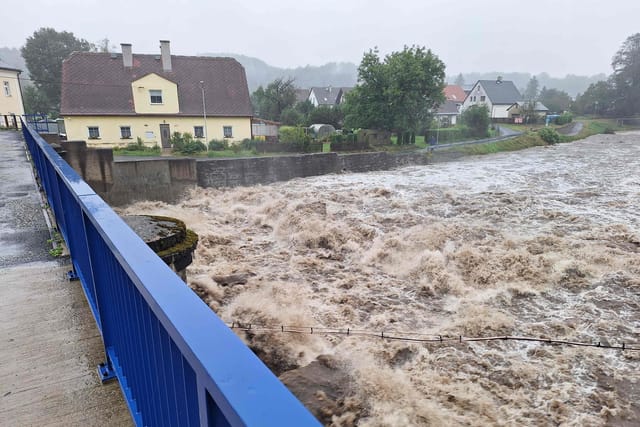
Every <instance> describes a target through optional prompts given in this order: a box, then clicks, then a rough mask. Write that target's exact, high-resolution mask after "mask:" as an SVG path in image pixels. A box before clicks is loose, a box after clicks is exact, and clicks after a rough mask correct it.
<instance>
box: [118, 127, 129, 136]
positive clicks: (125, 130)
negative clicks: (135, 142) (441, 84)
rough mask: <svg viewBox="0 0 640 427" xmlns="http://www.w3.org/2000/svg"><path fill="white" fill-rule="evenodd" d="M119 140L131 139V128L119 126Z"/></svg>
mask: <svg viewBox="0 0 640 427" xmlns="http://www.w3.org/2000/svg"><path fill="white" fill-rule="evenodd" d="M120 138H122V139H131V126H120Z"/></svg>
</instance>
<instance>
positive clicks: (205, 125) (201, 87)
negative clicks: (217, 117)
mask: <svg viewBox="0 0 640 427" xmlns="http://www.w3.org/2000/svg"><path fill="white" fill-rule="evenodd" d="M200 89H201V90H202V117H203V118H204V140H205V143H206V142H207V141H208V140H207V104H205V102H204V81H202V80H200Z"/></svg>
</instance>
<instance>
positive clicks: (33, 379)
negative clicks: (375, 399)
mask: <svg viewBox="0 0 640 427" xmlns="http://www.w3.org/2000/svg"><path fill="white" fill-rule="evenodd" d="M22 132H23V138H24V141H25V142H26V145H27V147H28V153H29V155H30V158H31V160H32V162H33V165H34V169H35V171H36V177H37V180H36V182H37V183H38V185H39V186H40V187H41V189H42V190H43V192H44V194H45V197H46V204H47V205H48V208H49V209H50V211H51V212H52V213H53V216H54V218H55V222H56V223H57V228H58V230H59V232H60V234H61V237H62V238H63V239H64V241H65V243H66V246H67V247H68V248H69V252H70V255H71V265H67V266H63V265H59V263H57V262H55V261H51V260H50V259H49V260H47V259H46V257H42V256H34V257H31V254H33V253H37V252H38V251H40V252H41V247H44V246H45V245H46V235H45V234H46V231H47V230H46V225H45V224H44V215H42V210H41V209H42V207H41V206H40V205H41V203H40V202H39V201H38V197H39V196H38V192H37V191H36V187H35V185H34V181H33V176H32V175H31V172H30V166H29V164H28V162H27V160H26V157H25V155H24V149H23V148H22V147H23V144H22V142H21V141H20V140H19V138H18V134H17V133H16V132H2V133H0V140H1V141H2V142H3V147H2V148H3V150H0V153H1V154H0V155H1V156H2V157H3V158H2V167H1V168H0V178H2V179H3V180H4V179H5V178H10V179H9V180H8V182H9V184H8V185H11V186H12V187H11V188H9V189H7V188H2V193H3V195H2V197H3V200H0V209H10V210H11V209H12V211H11V212H12V214H11V215H9V219H8V220H7V221H4V220H3V221H2V224H1V227H0V233H2V234H0V244H2V245H3V246H4V248H3V250H5V249H9V252H8V255H2V256H0V266H2V270H0V272H1V273H0V280H1V283H0V306H1V307H2V310H1V311H0V323H1V326H0V328H1V329H0V330H1V331H2V341H3V350H2V352H1V353H0V354H1V356H0V399H2V400H0V402H1V403H2V406H1V407H0V424H2V425H31V424H34V425H40V424H51V423H53V424H87V425H126V424H127V423H133V424H135V425H140V426H142V425H162V426H197V425H200V426H245V425H246V426H262V425H278V426H287V425H291V426H317V425H319V423H318V422H317V420H316V419H315V418H314V417H313V416H312V415H311V414H310V413H309V412H308V411H307V409H306V408H305V407H304V406H303V405H302V404H301V403H300V402H299V401H298V400H297V399H296V398H295V397H294V396H293V395H292V394H291V393H290V392H289V390H288V389H287V388H286V387H285V386H284V385H283V384H282V383H281V382H280V381H279V380H278V379H277V378H276V377H275V376H274V375H273V374H272V373H271V372H270V371H269V370H268V368H267V367H266V366H265V365H264V364H263V363H262V362H261V361H260V360H259V359H258V358H257V357H256V356H255V355H254V354H253V353H252V352H251V350H250V349H249V348H248V347H246V346H245V345H244V344H243V343H242V341H241V340H240V339H239V338H238V337H236V336H235V335H234V333H233V332H232V331H231V330H230V329H229V328H228V327H227V326H226V325H225V324H224V323H223V322H222V321H221V320H220V319H219V318H218V317H217V316H216V315H215V313H213V311H211V309H210V308H209V307H208V306H207V305H206V304H204V302H202V301H201V300H200V299H199V298H198V297H197V295H195V293H193V292H192V291H191V290H190V289H189V288H188V286H186V285H185V283H184V282H182V280H181V279H180V278H179V277H178V276H176V275H175V274H174V273H173V271H171V269H170V268H169V267H168V266H167V265H166V264H165V263H164V262H162V260H160V258H158V257H157V256H156V254H155V253H154V252H153V251H152V250H151V249H150V248H148V247H147V245H146V244H145V243H144V242H143V241H142V240H141V239H140V238H139V237H138V236H137V235H136V234H135V233H134V232H133V231H132V230H131V229H130V228H129V227H128V226H127V225H126V224H125V223H124V222H123V221H122V220H121V219H120V217H119V216H118V215H117V214H116V213H115V212H113V210H112V209H111V208H110V207H109V206H108V205H107V204H106V203H105V202H104V201H103V200H102V199H101V198H100V197H99V196H98V195H96V193H95V192H94V191H93V190H92V189H91V187H89V186H88V185H87V184H86V183H85V182H84V181H83V180H82V179H81V178H80V177H79V176H78V175H77V174H76V172H75V171H74V170H73V169H72V168H71V167H70V166H69V165H68V164H67V163H66V162H65V161H64V160H63V159H62V158H61V157H60V156H59V155H58V154H57V153H56V152H55V151H54V150H53V149H52V148H51V146H49V145H48V144H47V143H46V142H45V141H44V140H43V139H42V138H41V137H40V136H39V135H38V133H37V132H36V131H35V130H34V129H33V128H32V127H31V126H30V125H28V124H25V123H22ZM8 147H10V148H8ZM2 185H4V184H2ZM12 197H14V198H26V199H27V200H28V201H27V202H25V201H24V200H22V201H21V202H20V203H17V204H16V203H14V202H15V201H13V200H11V198H12ZM16 206H18V208H16ZM19 206H22V207H21V208H20V207H19ZM14 211H15V212H14ZM29 218H31V219H30V220H29ZM25 220H26V221H27V224H26V225H24V222H25ZM29 221H32V222H29ZM16 230H18V231H16ZM3 253H7V252H3ZM32 258H33V259H32ZM3 262H4V264H1V263H3ZM63 273H66V274H65V276H66V277H65V279H64V280H63V279H62V277H63ZM94 364H95V365H97V366H94ZM111 380H114V381H111ZM102 383H104V385H103V384H102ZM118 386H119V387H118ZM124 408H127V409H128V411H126V410H124Z"/></svg>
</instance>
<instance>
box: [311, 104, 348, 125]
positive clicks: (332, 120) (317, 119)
mask: <svg viewBox="0 0 640 427" xmlns="http://www.w3.org/2000/svg"><path fill="white" fill-rule="evenodd" d="M343 119H344V114H343V112H342V109H341V108H340V107H339V106H335V107H333V108H330V107H324V106H323V107H317V108H314V109H313V110H311V112H310V113H309V123H310V124H316V123H317V124H323V125H332V126H333V127H334V128H336V129H340V128H342V121H343Z"/></svg>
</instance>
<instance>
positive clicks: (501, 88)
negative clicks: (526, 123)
mask: <svg viewBox="0 0 640 427" xmlns="http://www.w3.org/2000/svg"><path fill="white" fill-rule="evenodd" d="M521 101H522V95H520V92H519V91H518V89H517V88H516V85H514V84H513V82H512V81H509V80H502V79H500V78H498V79H496V80H478V81H477V82H476V84H474V85H473V88H472V89H471V91H470V92H469V93H468V94H467V97H466V98H465V100H464V102H463V104H462V111H464V110H466V109H467V108H469V107H471V106H472V105H485V106H486V107H487V108H488V109H489V114H490V116H491V118H492V119H508V118H509V117H510V116H509V107H511V106H512V105H513V104H515V103H518V102H521Z"/></svg>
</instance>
